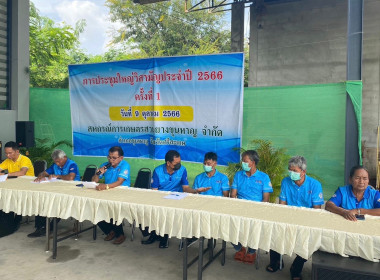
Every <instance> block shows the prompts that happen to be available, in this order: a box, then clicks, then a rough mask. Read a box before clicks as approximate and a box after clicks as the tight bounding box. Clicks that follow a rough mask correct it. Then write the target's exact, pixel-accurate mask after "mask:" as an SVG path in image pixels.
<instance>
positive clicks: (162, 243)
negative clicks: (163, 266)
mask: <svg viewBox="0 0 380 280" xmlns="http://www.w3.org/2000/svg"><path fill="white" fill-rule="evenodd" d="M158 248H160V249H165V248H169V236H168V235H167V234H165V235H164V237H161V241H160V245H159V246H158Z"/></svg>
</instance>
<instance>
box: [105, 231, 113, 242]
mask: <svg viewBox="0 0 380 280" xmlns="http://www.w3.org/2000/svg"><path fill="white" fill-rule="evenodd" d="M114 238H115V232H114V231H111V232H110V233H109V234H108V235H107V236H106V237H105V238H104V241H111V240H112V239H114Z"/></svg>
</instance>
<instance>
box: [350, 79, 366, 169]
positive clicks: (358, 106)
mask: <svg viewBox="0 0 380 280" xmlns="http://www.w3.org/2000/svg"><path fill="white" fill-rule="evenodd" d="M346 91H347V94H348V96H349V97H350V99H351V102H352V105H353V106H354V111H355V115H356V120H357V122H358V148H359V149H358V150H359V159H360V164H362V91H363V83H362V81H347V82H346Z"/></svg>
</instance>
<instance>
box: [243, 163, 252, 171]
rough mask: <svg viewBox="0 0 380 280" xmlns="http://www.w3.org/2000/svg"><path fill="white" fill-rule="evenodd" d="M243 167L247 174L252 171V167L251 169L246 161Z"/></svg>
mask: <svg viewBox="0 0 380 280" xmlns="http://www.w3.org/2000/svg"><path fill="white" fill-rule="evenodd" d="M241 167H242V168H243V170H244V171H247V172H248V171H250V170H251V167H249V165H248V163H247V162H244V161H243V162H242V163H241Z"/></svg>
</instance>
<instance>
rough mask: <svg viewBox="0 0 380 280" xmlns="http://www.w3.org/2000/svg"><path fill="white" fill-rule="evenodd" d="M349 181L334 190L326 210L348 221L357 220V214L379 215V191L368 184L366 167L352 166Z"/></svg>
mask: <svg viewBox="0 0 380 280" xmlns="http://www.w3.org/2000/svg"><path fill="white" fill-rule="evenodd" d="M349 183H350V185H347V186H344V187H340V188H338V189H337V190H336V192H335V194H334V195H333V196H332V197H331V198H330V200H329V201H327V203H326V210H327V211H330V212H333V213H335V214H338V215H341V216H342V217H343V218H345V219H347V220H349V221H357V220H358V217H360V216H358V215H372V216H380V192H379V191H377V190H375V189H374V188H372V187H371V186H369V185H368V183H369V174H368V171H367V169H365V168H364V167H363V166H361V165H358V166H354V167H352V168H351V171H350V180H349Z"/></svg>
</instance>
